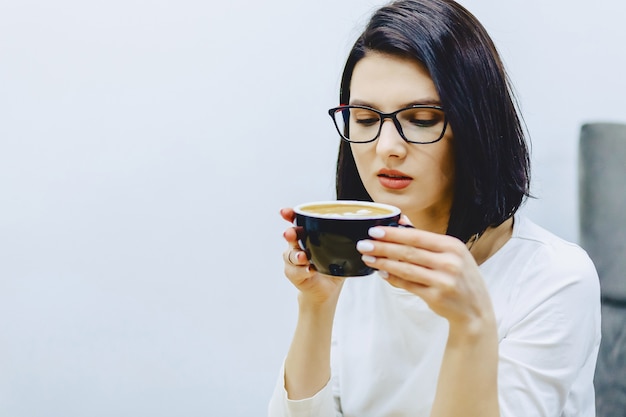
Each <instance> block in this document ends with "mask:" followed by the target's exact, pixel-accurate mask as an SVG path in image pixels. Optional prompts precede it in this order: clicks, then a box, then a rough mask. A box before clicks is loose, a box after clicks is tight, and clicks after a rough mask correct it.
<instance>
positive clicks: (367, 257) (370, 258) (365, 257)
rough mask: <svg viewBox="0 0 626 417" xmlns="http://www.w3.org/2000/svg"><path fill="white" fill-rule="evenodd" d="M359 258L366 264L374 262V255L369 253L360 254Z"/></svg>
mask: <svg viewBox="0 0 626 417" xmlns="http://www.w3.org/2000/svg"><path fill="white" fill-rule="evenodd" d="M361 259H362V260H363V262H365V263H366V264H373V263H374V262H376V257H375V256H371V255H363V256H361Z"/></svg>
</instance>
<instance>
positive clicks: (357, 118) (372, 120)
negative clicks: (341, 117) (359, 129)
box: [351, 109, 380, 126]
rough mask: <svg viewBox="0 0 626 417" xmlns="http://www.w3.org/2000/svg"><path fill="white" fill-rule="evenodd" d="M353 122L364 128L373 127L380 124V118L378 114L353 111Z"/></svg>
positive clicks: (361, 110) (362, 110)
mask: <svg viewBox="0 0 626 417" xmlns="http://www.w3.org/2000/svg"><path fill="white" fill-rule="evenodd" d="M351 112H352V114H351V115H352V120H354V122H355V123H357V124H359V125H362V126H373V125H376V124H378V123H379V121H380V117H378V115H377V114H376V113H374V112H373V111H370V110H365V109H352V111H351Z"/></svg>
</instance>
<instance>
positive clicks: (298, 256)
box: [283, 248, 309, 267]
mask: <svg viewBox="0 0 626 417" xmlns="http://www.w3.org/2000/svg"><path fill="white" fill-rule="evenodd" d="M283 260H284V261H285V263H286V264H289V265H291V266H296V267H300V266H306V265H308V264H309V260H308V258H307V256H306V253H305V252H304V251H302V250H300V249H298V248H289V249H287V250H286V251H285V252H283Z"/></svg>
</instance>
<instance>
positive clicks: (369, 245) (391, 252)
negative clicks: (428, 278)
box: [356, 240, 446, 269]
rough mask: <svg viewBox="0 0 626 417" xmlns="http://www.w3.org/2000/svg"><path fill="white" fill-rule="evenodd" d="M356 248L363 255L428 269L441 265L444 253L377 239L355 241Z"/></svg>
mask: <svg viewBox="0 0 626 417" xmlns="http://www.w3.org/2000/svg"><path fill="white" fill-rule="evenodd" d="M356 247H357V250H358V251H359V252H361V253H362V254H363V255H368V256H372V257H375V258H381V259H385V258H386V259H393V260H396V261H401V262H406V263H410V264H415V265H420V266H422V267H425V268H429V269H438V268H440V267H441V265H442V262H443V258H444V256H445V255H446V254H444V253H439V252H431V251H429V250H426V249H421V248H415V247H413V246H409V245H403V244H398V243H391V242H383V241H378V240H361V241H359V242H358V243H357V246H356Z"/></svg>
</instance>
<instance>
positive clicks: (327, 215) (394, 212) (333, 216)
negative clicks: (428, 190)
mask: <svg viewBox="0 0 626 417" xmlns="http://www.w3.org/2000/svg"><path fill="white" fill-rule="evenodd" d="M320 205H335V206H336V205H340V206H354V205H358V206H364V207H373V208H379V209H383V210H390V211H391V213H388V214H372V215H367V216H362V215H354V216H351V215H345V214H337V213H313V212H311V211H305V210H303V208H305V207H309V206H320ZM293 211H294V212H296V213H297V214H300V215H302V216H306V217H315V218H320V219H337V220H368V219H386V218H389V217H394V216H397V215H399V214H400V209H399V208H398V207H396V206H392V205H390V204H384V203H375V202H372V201H359V200H322V201H309V202H307V203H302V204H298V205H297V206H295V207H294V208H293Z"/></svg>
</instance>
